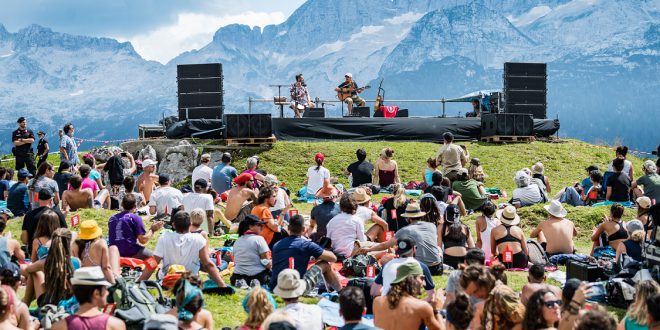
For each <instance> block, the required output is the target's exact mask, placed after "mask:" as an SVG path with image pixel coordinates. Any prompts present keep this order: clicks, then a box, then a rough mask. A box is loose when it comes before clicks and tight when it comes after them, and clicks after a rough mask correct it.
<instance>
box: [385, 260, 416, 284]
mask: <svg viewBox="0 0 660 330" xmlns="http://www.w3.org/2000/svg"><path fill="white" fill-rule="evenodd" d="M417 275H424V271H422V266H420V265H419V262H407V263H405V264H401V265H400V266H399V268H397V269H396V277H395V278H394V280H393V281H392V282H391V283H392V284H397V283H400V282H402V281H403V280H405V279H406V278H408V276H417Z"/></svg>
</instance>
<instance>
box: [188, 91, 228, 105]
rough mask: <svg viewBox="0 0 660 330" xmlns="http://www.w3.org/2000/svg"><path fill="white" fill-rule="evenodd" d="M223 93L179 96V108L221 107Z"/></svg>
mask: <svg viewBox="0 0 660 330" xmlns="http://www.w3.org/2000/svg"><path fill="white" fill-rule="evenodd" d="M222 101H223V100H222V93H191V94H179V108H192V107H220V106H222Z"/></svg>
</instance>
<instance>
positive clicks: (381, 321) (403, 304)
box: [373, 263, 445, 330]
mask: <svg viewBox="0 0 660 330" xmlns="http://www.w3.org/2000/svg"><path fill="white" fill-rule="evenodd" d="M423 277H424V272H423V271H422V267H421V266H420V265H419V263H405V264H402V265H400V266H399V267H398V268H397V271H396V278H395V279H394V280H393V281H392V287H391V289H390V291H389V292H388V293H387V295H385V296H380V297H376V299H374V303H373V306H374V325H375V326H376V327H379V328H381V329H384V330H394V329H417V328H419V327H420V326H421V325H422V324H423V325H425V326H426V328H427V329H429V330H438V329H445V327H444V323H443V322H441V319H440V318H441V316H440V314H439V313H438V310H440V309H441V308H442V305H443V304H444V292H443V290H438V291H437V294H436V297H435V299H432V300H431V303H430V304H429V303H428V302H426V301H423V300H420V299H419V298H417V297H418V296H419V295H420V294H421V293H422V286H423V283H424V281H423V280H422V278H423Z"/></svg>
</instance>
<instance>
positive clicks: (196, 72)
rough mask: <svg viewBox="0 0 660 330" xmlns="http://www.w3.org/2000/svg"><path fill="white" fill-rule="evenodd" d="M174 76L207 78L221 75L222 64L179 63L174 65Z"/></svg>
mask: <svg viewBox="0 0 660 330" xmlns="http://www.w3.org/2000/svg"><path fill="white" fill-rule="evenodd" d="M176 76H177V78H179V79H185V78H209V77H216V78H219V77H222V64H220V63H206V64H179V65H177V66H176Z"/></svg>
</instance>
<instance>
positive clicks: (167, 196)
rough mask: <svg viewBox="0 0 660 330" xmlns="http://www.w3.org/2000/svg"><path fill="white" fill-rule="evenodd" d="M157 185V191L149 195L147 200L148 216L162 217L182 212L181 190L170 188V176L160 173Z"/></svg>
mask: <svg viewBox="0 0 660 330" xmlns="http://www.w3.org/2000/svg"><path fill="white" fill-rule="evenodd" d="M158 184H159V187H158V189H156V191H154V192H153V194H151V199H150V200H149V214H152V215H153V214H155V215H156V217H163V216H167V215H173V214H174V213H176V211H179V210H182V209H183V194H182V193H181V190H179V189H176V188H174V187H172V186H170V176H169V175H167V174H165V173H161V174H160V175H158Z"/></svg>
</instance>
